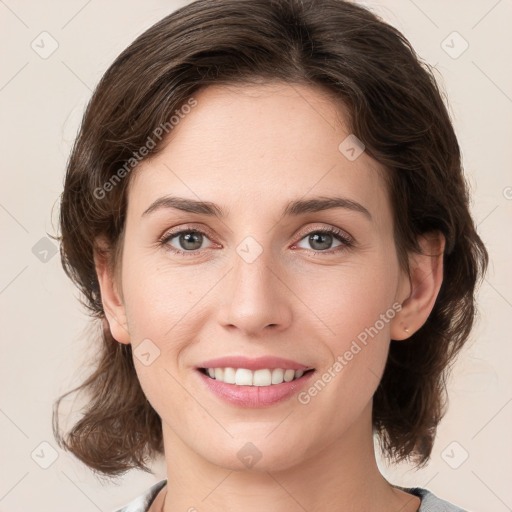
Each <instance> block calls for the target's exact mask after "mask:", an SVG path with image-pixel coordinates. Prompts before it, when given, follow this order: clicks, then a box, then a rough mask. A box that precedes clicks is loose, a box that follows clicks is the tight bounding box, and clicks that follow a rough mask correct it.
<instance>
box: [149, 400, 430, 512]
mask: <svg viewBox="0 0 512 512" xmlns="http://www.w3.org/2000/svg"><path fill="white" fill-rule="evenodd" d="M163 432H164V446H165V454H166V460H167V486H166V488H164V489H163V490H162V492H161V493H160V495H159V497H158V499H157V500H155V503H154V505H155V506H157V505H158V508H154V507H152V508H151V510H152V511H153V510H155V511H158V512H160V511H162V512H177V511H183V510H190V511H194V510H208V511H209V512H231V511H238V510H244V511H245V512H260V511H261V510H265V511H266V512H289V511H290V510H292V511H295V510H296V511H297V512H299V511H304V510H307V511H308V512H320V511H325V510H333V511H344V512H349V511H354V512H355V511H358V512H360V511H361V510H372V511H376V512H388V511H389V512H390V511H396V510H401V512H416V511H417V510H418V507H419V505H420V500H419V498H417V497H414V496H412V495H410V494H407V493H404V492H402V491H399V490H397V489H395V488H393V487H392V486H391V485H390V484H389V483H388V482H387V481H386V480H385V478H384V477H383V476H382V475H381V473H380V471H379V469H378V467H377V462H376V459H375V452H374V445H373V437H372V427H371V404H370V405H369V407H368V410H367V411H365V412H364V413H363V415H362V418H361V421H359V422H358V424H357V425H353V426H352V427H351V428H350V431H347V432H345V433H344V434H343V436H341V437H339V438H338V439H336V440H335V441H334V442H333V443H331V444H330V445H328V446H325V447H323V448H322V449H319V450H318V451H315V450H314V449H313V448H312V449H311V452H314V453H312V455H311V456H310V457H309V458H307V459H305V460H304V459H302V460H300V461H297V462H296V463H292V464H291V465H290V466H289V467H286V468H285V469H279V470H272V468H271V467H267V468H264V469H259V470H258V464H257V463H256V464H255V465H254V467H252V468H251V469H249V470H241V469H240V467H239V465H238V466H233V467H229V464H223V465H222V466H221V465H217V464H214V463H212V462H210V461H208V460H206V459H204V458H203V457H201V456H200V455H199V454H197V453H196V452H194V451H193V450H191V449H190V447H188V446H186V445H184V444H183V443H182V442H181V440H180V439H179V438H178V437H177V436H176V435H175V433H174V432H173V431H172V430H171V429H170V428H169V427H168V426H166V424H165V423H164V424H163ZM306 441H308V442H311V440H305V442H306ZM292 458H293V457H291V459H292ZM262 460H263V459H262ZM164 498H165V504H164Z"/></svg>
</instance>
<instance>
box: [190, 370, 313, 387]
mask: <svg viewBox="0 0 512 512" xmlns="http://www.w3.org/2000/svg"><path fill="white" fill-rule="evenodd" d="M198 371H199V372H201V373H202V374H203V375H205V376H206V377H208V378H210V379H213V380H216V381H219V382H223V383H224V384H234V385H236V386H258V387H272V386H278V385H280V384H282V383H284V382H294V381H297V380H299V379H301V378H302V377H303V376H305V375H307V374H309V373H311V372H314V371H315V369H314V368H309V369H304V370H294V369H292V368H287V369H285V368H262V369H259V370H249V369H248V368H230V367H226V368H198Z"/></svg>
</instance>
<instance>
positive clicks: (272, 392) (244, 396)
mask: <svg viewBox="0 0 512 512" xmlns="http://www.w3.org/2000/svg"><path fill="white" fill-rule="evenodd" d="M209 368H212V367H209ZM217 368H218V367H217ZM239 368H243V367H239ZM267 368H268V366H267ZM278 368H279V366H278ZM194 373H196V374H197V375H198V376H199V378H200V379H201V380H202V382H203V383H204V384H205V385H206V387H207V388H208V389H209V390H210V391H211V392H212V393H213V394H214V395H216V396H217V397H218V398H220V399H221V400H223V401H224V402H227V403H228V404H231V405H236V406H238V407H246V408H262V407H269V406H271V405H275V404H277V403H279V402H282V401H284V400H286V399H288V398H290V397H291V396H293V395H295V394H296V393H298V392H299V391H300V390H301V389H302V388H303V387H305V386H306V385H307V384H308V383H309V382H310V380H311V378H312V376H313V375H315V374H316V371H315V370H313V371H311V372H308V373H305V374H304V375H303V376H302V377H300V378H298V379H296V380H292V381H291V382H282V383H281V384H272V385H270V386H237V385H236V384H226V383H225V382H221V381H219V380H215V379H212V378H211V377H209V376H208V375H205V374H204V373H202V372H201V371H200V370H199V369H196V370H195V372H194Z"/></svg>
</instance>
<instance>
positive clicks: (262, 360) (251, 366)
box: [197, 356, 312, 371]
mask: <svg viewBox="0 0 512 512" xmlns="http://www.w3.org/2000/svg"><path fill="white" fill-rule="evenodd" d="M197 367H198V368H247V369H248V370H253V371H254V370H263V369H265V368H269V369H271V368H282V369H283V370H289V369H291V370H309V369H312V367H311V366H307V365H305V364H301V363H298V362H296V361H292V360H291V359H283V358H282V357H274V356H263V357H257V358H248V357H244V356H228V357H219V358H217V359H210V360H208V361H204V362H202V363H200V364H199V365H198V366H197Z"/></svg>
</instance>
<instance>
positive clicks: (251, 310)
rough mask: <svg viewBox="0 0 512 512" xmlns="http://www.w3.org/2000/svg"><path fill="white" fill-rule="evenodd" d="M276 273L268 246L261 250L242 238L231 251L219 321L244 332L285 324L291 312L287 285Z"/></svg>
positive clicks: (254, 242)
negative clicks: (226, 284) (231, 262)
mask: <svg viewBox="0 0 512 512" xmlns="http://www.w3.org/2000/svg"><path fill="white" fill-rule="evenodd" d="M278 273H279V271H278V266H276V264H275V262H274V261H273V258H272V254H271V251H270V249H266V250H264V249H263V247H262V246H261V245H260V244H259V243H258V242H257V241H256V240H255V239H253V238H252V237H247V238H246V239H245V240H243V241H242V242H241V243H240V244H239V246H238V247H237V249H236V253H235V252H234V254H233V268H232V271H231V272H230V273H229V275H228V280H229V281H228V283H229V285H228V286H227V287H226V288H225V289H226V293H227V297H226V298H225V300H223V301H222V303H223V307H222V308H221V312H220V321H221V323H222V324H223V325H225V326H228V325H231V326H236V327H238V328H239V329H241V330H242V331H245V332H246V333H247V334H257V332H258V331H260V330H262V329H264V328H265V327H267V326H269V325H272V326H273V329H280V328H283V327H285V326H286V325H287V324H288V322H289V321H290V319H291V311H290V304H289V302H288V298H287V294H286V293H285V291H286V287H285V286H284V284H283V283H282V282H281V280H280V278H279V277H278Z"/></svg>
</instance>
